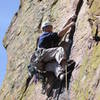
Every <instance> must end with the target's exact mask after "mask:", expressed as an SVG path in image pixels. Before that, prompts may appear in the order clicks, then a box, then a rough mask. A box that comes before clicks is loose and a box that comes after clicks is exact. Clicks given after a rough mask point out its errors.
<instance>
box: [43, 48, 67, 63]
mask: <svg viewBox="0 0 100 100" xmlns="http://www.w3.org/2000/svg"><path fill="white" fill-rule="evenodd" d="M65 59H66V53H65V51H64V49H63V47H55V48H50V49H45V50H44V55H43V62H45V63H47V62H49V61H51V60H56V61H57V62H58V63H59V64H60V63H61V61H62V60H65Z"/></svg>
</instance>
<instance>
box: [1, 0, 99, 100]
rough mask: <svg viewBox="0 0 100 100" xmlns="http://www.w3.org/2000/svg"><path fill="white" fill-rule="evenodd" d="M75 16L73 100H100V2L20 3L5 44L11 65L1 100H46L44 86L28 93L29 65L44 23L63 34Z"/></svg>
mask: <svg viewBox="0 0 100 100" xmlns="http://www.w3.org/2000/svg"><path fill="white" fill-rule="evenodd" d="M74 14H76V15H77V20H76V24H75V29H74V31H73V45H72V48H71V53H70V59H73V60H74V61H75V62H76V66H75V69H74V71H73V73H72V77H71V80H70V87H69V90H68V95H69V99H70V100H100V95H99V94H100V43H99V41H100V1H99V0H20V6H19V10H18V12H17V13H15V15H14V17H13V19H12V22H11V25H10V26H9V28H8V31H7V33H6V35H5V37H4V40H3V43H4V47H5V48H6V50H7V55H8V64H7V73H6V76H5V79H4V82H3V85H2V87H1V90H0V100H39V99H42V100H45V98H46V96H44V95H42V94H41V91H40V90H41V84H40V83H38V85H34V84H30V85H29V86H28V87H27V90H26V91H25V88H26V80H27V78H28V72H27V65H28V64H29V60H30V57H31V55H32V53H33V51H34V49H35V43H36V38H37V37H38V36H39V34H40V33H41V31H40V26H41V23H42V22H43V21H45V20H47V19H48V20H50V21H51V22H52V24H53V25H54V31H59V30H60V29H61V28H62V27H63V26H64V24H65V23H66V22H67V20H68V18H70V17H71V16H72V15H74ZM66 97H67V96H65V97H64V98H66ZM61 100H62V99H61ZM63 100H65V99H63Z"/></svg>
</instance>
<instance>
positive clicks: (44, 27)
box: [41, 21, 53, 31]
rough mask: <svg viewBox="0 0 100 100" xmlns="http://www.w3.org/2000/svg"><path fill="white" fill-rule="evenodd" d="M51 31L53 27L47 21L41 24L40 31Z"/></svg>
mask: <svg viewBox="0 0 100 100" xmlns="http://www.w3.org/2000/svg"><path fill="white" fill-rule="evenodd" d="M47 28H48V29H49V30H52V28H53V26H52V24H51V23H50V22H49V21H45V22H43V23H42V26H41V30H42V31H44V30H45V29H47Z"/></svg>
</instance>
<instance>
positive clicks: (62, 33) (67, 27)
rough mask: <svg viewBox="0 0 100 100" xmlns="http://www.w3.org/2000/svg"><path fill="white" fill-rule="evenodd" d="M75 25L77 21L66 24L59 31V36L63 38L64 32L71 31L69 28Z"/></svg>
mask: <svg viewBox="0 0 100 100" xmlns="http://www.w3.org/2000/svg"><path fill="white" fill-rule="evenodd" d="M73 25H75V22H71V23H70V24H68V25H66V26H65V27H64V28H63V29H62V30H61V31H60V32H59V33H58V36H59V37H60V38H62V37H63V36H64V34H65V33H66V32H68V31H69V29H70V28H71V26H73Z"/></svg>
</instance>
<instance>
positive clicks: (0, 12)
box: [0, 0, 20, 87]
mask: <svg viewBox="0 0 100 100" xmlns="http://www.w3.org/2000/svg"><path fill="white" fill-rule="evenodd" d="M19 4H20V0H0V87H1V85H2V82H3V80H4V77H5V74H6V65H7V53H6V50H5V49H4V47H3V44H2V41H3V37H4V35H5V33H6V31H7V29H8V26H9V25H10V22H11V20H12V18H13V16H14V14H15V12H16V11H17V10H18V8H19Z"/></svg>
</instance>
